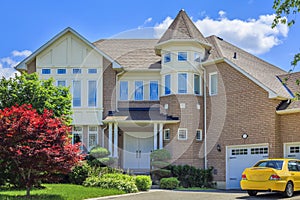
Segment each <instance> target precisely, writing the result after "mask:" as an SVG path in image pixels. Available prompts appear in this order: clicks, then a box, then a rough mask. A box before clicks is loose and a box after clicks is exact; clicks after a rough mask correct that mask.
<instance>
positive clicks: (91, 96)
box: [88, 81, 97, 107]
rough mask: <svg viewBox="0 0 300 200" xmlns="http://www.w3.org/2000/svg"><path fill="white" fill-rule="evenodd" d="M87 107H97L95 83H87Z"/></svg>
mask: <svg viewBox="0 0 300 200" xmlns="http://www.w3.org/2000/svg"><path fill="white" fill-rule="evenodd" d="M88 106H90V107H95V106H97V81H89V82H88Z"/></svg>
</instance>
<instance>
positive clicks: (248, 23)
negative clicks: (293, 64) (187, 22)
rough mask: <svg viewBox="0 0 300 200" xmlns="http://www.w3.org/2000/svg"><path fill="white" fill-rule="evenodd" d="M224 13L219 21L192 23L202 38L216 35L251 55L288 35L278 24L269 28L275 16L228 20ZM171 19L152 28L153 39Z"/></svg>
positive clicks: (262, 51)
mask: <svg viewBox="0 0 300 200" xmlns="http://www.w3.org/2000/svg"><path fill="white" fill-rule="evenodd" d="M225 15H226V12H225V11H222V10H221V11H219V16H220V18H219V19H211V18H209V17H205V18H204V19H199V20H197V21H194V23H195V25H196V26H197V27H198V29H199V30H200V31H201V32H202V34H203V35H204V36H210V35H216V36H219V37H222V38H223V39H224V40H226V41H228V42H230V43H232V44H234V45H236V46H238V47H240V48H242V49H244V50H246V51H248V52H250V53H253V54H263V53H266V52H268V51H269V50H270V49H271V48H272V47H274V46H276V45H279V44H280V43H282V39H283V38H285V37H287V35H288V31H289V29H288V27H287V25H284V24H280V25H279V26H277V27H275V28H274V29H272V28H271V25H272V21H273V19H274V17H275V15H261V16H259V17H258V19H248V20H245V21H244V20H240V19H228V18H226V17H225ZM172 21H173V19H172V18H170V17H167V18H166V19H165V20H164V21H163V22H162V23H159V24H156V25H155V27H154V30H155V37H158V38H159V37H161V36H162V34H163V33H164V31H165V30H166V29H167V28H168V26H169V25H170V24H171V23H172Z"/></svg>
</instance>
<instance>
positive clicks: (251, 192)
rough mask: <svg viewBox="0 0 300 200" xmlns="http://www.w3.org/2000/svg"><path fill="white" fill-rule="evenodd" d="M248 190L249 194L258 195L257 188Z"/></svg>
mask: <svg viewBox="0 0 300 200" xmlns="http://www.w3.org/2000/svg"><path fill="white" fill-rule="evenodd" d="M247 192H248V194H249V196H256V195H257V191H255V190H248V191H247Z"/></svg>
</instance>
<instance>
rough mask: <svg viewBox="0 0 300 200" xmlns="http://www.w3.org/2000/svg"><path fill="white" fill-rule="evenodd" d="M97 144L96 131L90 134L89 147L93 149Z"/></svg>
mask: <svg viewBox="0 0 300 200" xmlns="http://www.w3.org/2000/svg"><path fill="white" fill-rule="evenodd" d="M96 145H97V135H96V134H94V133H92V134H89V148H90V149H91V148H93V147H94V146H96Z"/></svg>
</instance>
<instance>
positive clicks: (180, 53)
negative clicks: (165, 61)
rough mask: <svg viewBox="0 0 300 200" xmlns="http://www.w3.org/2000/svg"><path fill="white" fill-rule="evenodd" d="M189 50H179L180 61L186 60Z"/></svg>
mask: <svg viewBox="0 0 300 200" xmlns="http://www.w3.org/2000/svg"><path fill="white" fill-rule="evenodd" d="M186 60H187V52H178V61H186Z"/></svg>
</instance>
